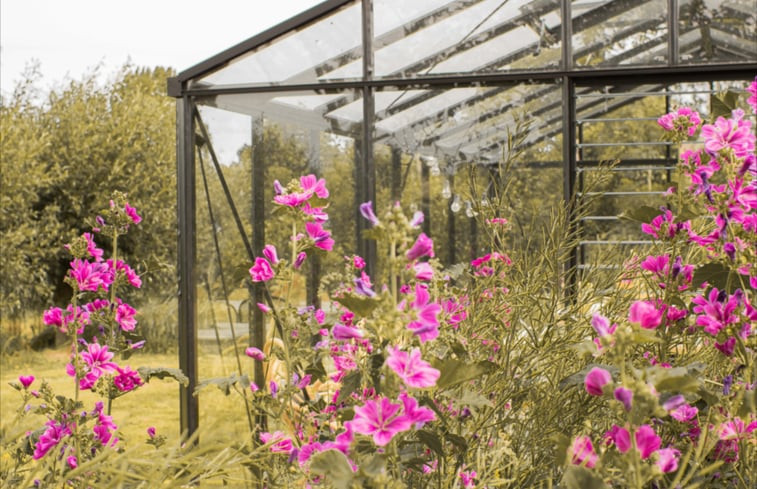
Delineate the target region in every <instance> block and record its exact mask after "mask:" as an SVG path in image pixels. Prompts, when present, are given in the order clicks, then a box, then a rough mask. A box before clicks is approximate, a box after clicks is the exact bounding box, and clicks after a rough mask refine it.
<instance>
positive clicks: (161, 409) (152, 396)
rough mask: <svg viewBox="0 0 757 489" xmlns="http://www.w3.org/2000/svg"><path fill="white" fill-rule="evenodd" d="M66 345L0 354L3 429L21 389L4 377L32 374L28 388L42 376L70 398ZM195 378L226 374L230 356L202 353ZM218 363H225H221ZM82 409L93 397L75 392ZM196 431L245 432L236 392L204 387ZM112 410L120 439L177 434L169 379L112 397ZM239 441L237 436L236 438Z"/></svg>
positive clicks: (150, 360)
mask: <svg viewBox="0 0 757 489" xmlns="http://www.w3.org/2000/svg"><path fill="white" fill-rule="evenodd" d="M68 352H69V350H68V348H66V347H62V348H60V349H56V350H45V351H42V352H33V351H29V352H21V353H20V354H18V353H17V354H14V355H3V357H2V358H0V427H2V430H0V431H3V432H4V431H5V429H6V428H8V427H9V426H10V425H11V424H12V423H14V420H15V419H16V416H17V411H18V410H19V409H20V408H21V405H20V403H21V396H20V394H19V393H18V392H17V391H16V390H15V389H13V388H12V387H10V386H9V385H8V384H9V382H16V381H17V379H18V376H19V375H34V376H35V377H36V380H35V381H34V384H32V387H31V388H35V387H39V385H40V383H41V381H42V380H45V381H47V382H48V383H49V384H50V385H51V387H52V388H53V391H54V392H55V393H56V394H60V395H64V396H66V397H71V398H73V396H74V384H73V379H72V378H71V377H69V376H68V375H66V373H65V365H66V363H67V362H68V356H69V355H68ZM114 360H116V362H117V363H119V365H121V364H126V365H129V366H131V367H132V368H134V369H136V368H138V367H141V366H150V367H173V368H175V367H178V355H177V354H147V353H145V354H142V353H136V354H134V355H133V356H132V357H131V358H129V360H128V361H125V362H122V361H120V360H119V359H118V358H117V357H116V358H115V359H114ZM245 360H249V359H247V358H246V357H245V358H244V359H242V362H243V363H242V365H243V367H248V368H249V367H250V366H251V365H250V364H249V362H245ZM198 364H199V372H200V380H202V379H205V378H211V377H219V376H224V375H229V374H230V373H231V372H230V369H231V368H232V366H235V361H234V359H233V357H232V356H231V355H230V354H228V353H227V354H226V355H225V356H224V359H223V362H221V360H220V357H219V356H218V353H217V352H216V353H215V354H213V353H203V354H201V355H200V358H199V361H198ZM222 365H223V366H224V367H225V368H223V367H222ZM80 399H81V400H82V401H83V402H84V409H86V410H91V409H92V407H93V406H94V403H95V402H96V401H97V400H99V398H98V396H96V395H94V394H92V393H91V392H88V391H82V392H81V393H80ZM199 403H200V426H201V431H200V432H201V434H202V435H201V436H202V437H204V439H205V440H208V441H209V440H211V439H221V440H222V439H229V438H230V437H234V439H236V440H239V437H240V436H241V434H243V433H245V432H249V428H248V427H247V418H246V416H245V413H244V408H243V402H242V400H241V398H240V397H239V396H237V395H234V394H232V395H231V396H225V395H224V394H223V393H222V392H221V391H220V390H218V389H216V388H214V387H208V388H206V389H204V390H203V391H202V392H201V393H200V399H199ZM111 415H112V416H113V421H114V422H115V423H116V424H117V425H118V428H119V438H121V439H122V440H124V441H125V442H127V443H128V444H130V445H132V444H134V443H141V442H142V441H144V440H145V439H146V438H147V434H146V430H147V428H148V427H149V426H154V427H155V428H156V431H157V432H158V433H159V434H163V435H165V436H166V437H168V440H169V442H170V441H175V440H178V437H179V384H178V383H177V382H175V381H173V380H160V379H153V380H151V381H150V382H149V383H148V384H145V385H144V386H142V387H141V388H139V389H137V390H136V391H135V392H132V393H129V394H127V395H125V396H123V397H121V398H119V399H116V400H114V402H113V406H112V412H111ZM45 421H46V420H45V419H44V418H42V417H40V416H37V415H30V416H27V417H26V419H25V420H24V426H23V429H38V428H40V427H42V425H43V424H44V423H45ZM240 441H241V440H240Z"/></svg>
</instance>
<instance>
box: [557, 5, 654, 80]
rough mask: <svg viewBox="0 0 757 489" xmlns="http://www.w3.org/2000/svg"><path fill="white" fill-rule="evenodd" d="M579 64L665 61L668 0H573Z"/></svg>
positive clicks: (576, 63)
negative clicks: (630, 0)
mask: <svg viewBox="0 0 757 489" xmlns="http://www.w3.org/2000/svg"><path fill="white" fill-rule="evenodd" d="M571 7H572V11H573V19H574V32H573V40H572V44H573V46H572V47H573V62H574V64H575V66H576V67H581V68H593V67H597V68H598V67H606V66H620V65H656V64H666V63H667V62H668V56H667V53H668V51H667V25H668V24H667V23H668V20H667V19H668V17H667V11H668V2H667V0H642V1H637V2H629V1H627V0H610V1H590V0H574V1H573V3H572V4H571Z"/></svg>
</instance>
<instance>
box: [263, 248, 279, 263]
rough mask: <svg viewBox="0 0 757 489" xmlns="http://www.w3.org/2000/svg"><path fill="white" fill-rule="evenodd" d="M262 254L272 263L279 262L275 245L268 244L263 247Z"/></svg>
mask: <svg viewBox="0 0 757 489" xmlns="http://www.w3.org/2000/svg"><path fill="white" fill-rule="evenodd" d="M263 256H265V257H266V259H268V261H269V262H271V263H272V264H274V265H275V264H277V263H278V262H279V257H278V255H277V254H276V247H275V246H273V245H270V244H269V245H265V246H264V247H263Z"/></svg>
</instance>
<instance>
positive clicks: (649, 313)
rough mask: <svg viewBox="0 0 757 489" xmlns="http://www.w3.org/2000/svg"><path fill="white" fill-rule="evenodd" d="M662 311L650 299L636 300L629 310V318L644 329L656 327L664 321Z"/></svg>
mask: <svg viewBox="0 0 757 489" xmlns="http://www.w3.org/2000/svg"><path fill="white" fill-rule="evenodd" d="M662 312H663V311H662V310H661V309H658V308H657V306H655V305H654V304H653V303H651V302H649V301H636V302H634V303H633V304H631V309H630V310H629V311H628V320H629V321H631V322H632V323H638V324H639V326H641V327H642V328H644V329H655V328H656V327H657V326H659V325H660V322H661V321H662Z"/></svg>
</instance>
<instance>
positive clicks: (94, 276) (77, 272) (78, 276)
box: [68, 258, 111, 292]
mask: <svg viewBox="0 0 757 489" xmlns="http://www.w3.org/2000/svg"><path fill="white" fill-rule="evenodd" d="M68 275H69V276H70V277H71V278H73V279H74V280H75V281H76V286H77V289H78V290H86V291H90V292H97V289H98V288H99V287H101V286H102V287H103V288H104V289H105V290H107V289H108V286H109V285H110V282H111V280H109V273H108V267H107V266H106V265H105V264H102V263H90V262H88V261H86V260H80V259H78V258H76V259H75V260H74V261H72V262H71V270H69V271H68Z"/></svg>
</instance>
